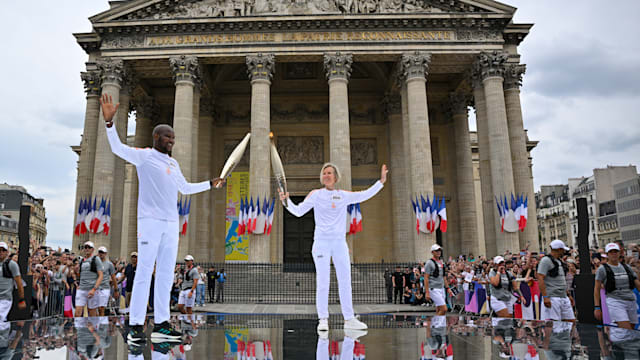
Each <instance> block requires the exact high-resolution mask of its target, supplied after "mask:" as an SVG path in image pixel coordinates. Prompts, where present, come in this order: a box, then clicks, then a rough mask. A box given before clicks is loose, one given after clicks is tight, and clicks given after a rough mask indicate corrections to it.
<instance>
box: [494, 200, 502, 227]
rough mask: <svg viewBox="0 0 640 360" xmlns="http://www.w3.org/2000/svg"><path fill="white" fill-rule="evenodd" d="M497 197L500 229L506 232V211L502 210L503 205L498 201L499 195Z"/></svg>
mask: <svg viewBox="0 0 640 360" xmlns="http://www.w3.org/2000/svg"><path fill="white" fill-rule="evenodd" d="M494 197H495V196H494ZM495 198H496V206H497V207H498V214H500V231H501V232H504V212H503V211H502V205H501V204H500V203H499V202H498V198H497V197H495Z"/></svg>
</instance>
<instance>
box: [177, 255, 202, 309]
mask: <svg viewBox="0 0 640 360" xmlns="http://www.w3.org/2000/svg"><path fill="white" fill-rule="evenodd" d="M184 263H185V266H186V269H185V270H184V275H183V278H182V284H181V285H180V286H181V291H180V297H179V298H178V310H179V311H180V312H181V313H183V314H193V305H194V304H195V301H196V288H197V286H198V282H199V280H200V274H199V273H198V268H196V267H195V266H193V256H191V255H187V256H185V257H184Z"/></svg>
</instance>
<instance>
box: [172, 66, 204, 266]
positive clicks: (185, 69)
mask: <svg viewBox="0 0 640 360" xmlns="http://www.w3.org/2000/svg"><path fill="white" fill-rule="evenodd" d="M169 65H170V66H171V70H172V71H173V79H174V81H175V84H176V95H175V100H174V110H173V130H174V131H175V134H176V143H175V145H174V147H173V150H172V156H173V158H175V159H176V160H177V161H178V164H179V165H180V169H181V170H182V174H183V175H184V177H185V178H186V179H187V181H189V182H194V181H195V180H196V179H194V177H193V166H192V156H193V148H192V143H193V126H194V118H193V93H194V88H195V87H196V86H198V84H199V80H200V67H199V65H198V58H197V57H195V56H185V55H180V56H173V57H170V58H169ZM191 203H192V206H191V213H190V215H189V219H191V218H195V217H196V216H195V215H194V213H195V212H197V211H195V206H193V199H192V200H191ZM176 206H177V205H176ZM195 234H196V231H194V229H193V226H189V227H188V228H187V235H185V236H182V235H181V239H180V245H179V247H178V259H182V258H184V256H185V255H187V253H188V252H189V251H190V250H191V249H189V245H190V244H191V243H192V239H193V238H194V237H195ZM194 256H197V255H194Z"/></svg>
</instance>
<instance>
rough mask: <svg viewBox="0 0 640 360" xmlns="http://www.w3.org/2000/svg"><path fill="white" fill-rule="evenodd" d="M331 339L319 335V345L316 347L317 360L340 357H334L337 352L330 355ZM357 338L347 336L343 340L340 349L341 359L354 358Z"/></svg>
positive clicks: (348, 359)
mask: <svg viewBox="0 0 640 360" xmlns="http://www.w3.org/2000/svg"><path fill="white" fill-rule="evenodd" d="M329 345H330V342H329V339H322V338H321V337H319V336H318V346H317V347H316V360H330V359H338V358H337V357H334V356H335V355H337V354H331V357H329ZM355 345H356V344H355V340H353V339H352V338H350V337H348V336H345V337H344V340H342V349H340V360H353V359H354V356H353V355H354V354H353V349H354V347H355Z"/></svg>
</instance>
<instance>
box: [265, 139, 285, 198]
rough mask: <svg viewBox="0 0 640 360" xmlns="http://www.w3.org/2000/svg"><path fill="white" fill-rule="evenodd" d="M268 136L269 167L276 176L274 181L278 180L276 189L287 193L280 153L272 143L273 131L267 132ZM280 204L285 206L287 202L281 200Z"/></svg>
mask: <svg viewBox="0 0 640 360" xmlns="http://www.w3.org/2000/svg"><path fill="white" fill-rule="evenodd" d="M269 138H270V139H271V169H272V170H273V175H274V176H275V177H276V181H277V182H278V189H280V191H282V193H284V194H286V193H287V178H286V177H285V175H284V167H283V166H282V160H280V155H278V149H276V144H274V143H273V132H271V133H269ZM282 205H283V206H284V207H287V202H286V201H282Z"/></svg>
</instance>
